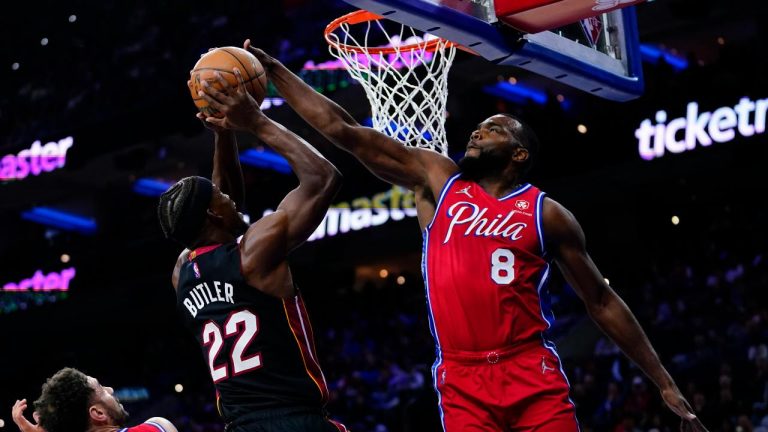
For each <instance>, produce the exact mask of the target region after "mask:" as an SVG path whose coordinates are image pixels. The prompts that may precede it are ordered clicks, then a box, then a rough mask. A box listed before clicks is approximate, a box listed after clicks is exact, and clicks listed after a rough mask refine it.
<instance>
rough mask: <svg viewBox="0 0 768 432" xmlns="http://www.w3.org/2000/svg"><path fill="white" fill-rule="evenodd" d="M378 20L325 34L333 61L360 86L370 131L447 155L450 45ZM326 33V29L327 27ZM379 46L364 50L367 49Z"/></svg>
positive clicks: (453, 51) (452, 47)
mask: <svg viewBox="0 0 768 432" xmlns="http://www.w3.org/2000/svg"><path fill="white" fill-rule="evenodd" d="M385 21H386V20H384V19H376V18H375V16H374V18H373V19H370V20H365V21H363V22H360V23H354V22H347V21H342V22H341V23H340V24H339V25H338V27H337V28H335V29H334V30H333V31H329V32H327V33H326V39H327V40H328V42H329V44H330V51H331V54H332V55H333V56H335V57H336V58H338V59H339V60H341V61H342V63H343V64H344V65H345V67H346V68H347V71H349V73H350V75H352V77H353V78H354V79H355V80H356V81H358V82H359V83H361V84H362V86H363V88H364V89H365V94H366V95H367V97H368V101H369V102H370V104H371V116H372V120H373V127H374V128H375V129H377V130H379V131H381V132H383V133H385V134H387V135H389V136H391V137H393V138H395V139H397V140H399V141H401V142H402V143H404V144H406V145H409V146H414V147H423V148H429V149H432V150H435V151H438V152H440V153H442V154H447V151H448V146H447V140H446V136H445V117H446V101H447V99H448V70H449V69H450V67H451V63H452V62H453V59H454V57H455V55H456V47H455V45H453V44H452V43H450V42H448V41H446V40H443V39H439V38H437V37H436V36H433V35H430V34H426V33H424V32H420V31H418V30H416V29H413V28H411V27H409V26H406V25H403V24H399V23H393V22H391V21H387V22H386V25H385ZM329 28H330V26H329ZM376 43H378V44H383V45H384V46H370V45H369V44H372V45H373V44H376Z"/></svg>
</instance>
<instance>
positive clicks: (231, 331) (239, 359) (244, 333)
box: [203, 310, 261, 383]
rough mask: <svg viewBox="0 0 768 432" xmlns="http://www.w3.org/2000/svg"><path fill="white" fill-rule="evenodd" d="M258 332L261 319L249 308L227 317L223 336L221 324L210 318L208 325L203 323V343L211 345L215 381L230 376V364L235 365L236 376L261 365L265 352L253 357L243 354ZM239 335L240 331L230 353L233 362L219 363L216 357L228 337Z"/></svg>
mask: <svg viewBox="0 0 768 432" xmlns="http://www.w3.org/2000/svg"><path fill="white" fill-rule="evenodd" d="M258 332H259V319H258V317H256V315H254V314H253V313H252V312H250V311H248V310H241V311H239V312H235V313H233V314H232V315H230V316H229V318H227V321H226V322H225V323H224V335H223V336H222V333H221V327H219V326H218V325H217V324H216V323H215V322H213V321H208V322H207V323H205V326H203V346H206V347H208V367H210V369H211V377H212V378H213V382H214V383H217V382H219V381H221V380H223V379H226V378H228V377H229V376H230V375H229V367H230V365H231V367H232V376H236V375H240V374H242V373H244V372H248V371H250V370H254V369H258V368H260V367H261V353H256V354H253V355H251V356H249V357H244V356H243V352H244V351H245V350H246V348H248V345H250V344H251V342H252V341H253V338H254V337H256V334H257V333H258ZM235 335H238V337H237V340H236V341H235V345H234V347H232V352H231V353H230V362H229V363H227V364H222V365H218V366H217V365H216V357H217V356H218V355H219V352H220V351H221V348H222V346H223V345H224V338H225V337H226V338H229V337H232V336H235Z"/></svg>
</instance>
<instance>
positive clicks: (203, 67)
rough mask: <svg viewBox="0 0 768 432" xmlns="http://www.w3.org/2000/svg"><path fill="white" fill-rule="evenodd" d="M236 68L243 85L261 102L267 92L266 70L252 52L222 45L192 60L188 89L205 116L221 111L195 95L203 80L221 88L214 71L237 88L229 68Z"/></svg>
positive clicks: (216, 115) (219, 114) (201, 88)
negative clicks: (243, 82)
mask: <svg viewBox="0 0 768 432" xmlns="http://www.w3.org/2000/svg"><path fill="white" fill-rule="evenodd" d="M234 68H238V69H239V70H240V75H242V77H243V81H245V89H246V90H247V91H248V93H250V94H251V96H253V98H254V99H256V102H258V103H259V104H261V102H262V101H264V96H265V95H266V92H267V74H265V73H264V68H263V67H262V66H261V63H259V61H258V60H257V59H256V57H254V56H253V54H251V53H249V52H248V51H246V50H244V49H242V48H235V47H223V48H215V49H213V50H211V51H208V52H207V53H205V54H203V56H202V57H200V60H198V61H197V63H195V67H193V68H192V71H191V72H190V73H189V75H190V81H191V83H190V85H189V91H190V92H191V93H192V100H193V101H194V102H195V106H196V107H197V109H199V110H200V112H201V113H203V114H205V115H206V116H212V117H221V116H222V115H221V113H220V112H218V111H217V110H216V109H214V108H212V107H210V106H208V102H206V100H205V99H203V98H202V97H200V96H198V92H199V91H202V90H203V81H208V83H209V84H211V85H212V86H213V87H214V88H216V89H218V90H221V86H220V85H219V82H218V81H217V80H216V75H214V73H216V72H217V71H218V72H219V73H221V75H222V77H223V78H224V79H225V80H226V81H227V82H228V83H229V84H230V85H231V86H232V87H234V88H237V86H238V82H237V77H236V76H235V73H234V72H233V71H232V69H234Z"/></svg>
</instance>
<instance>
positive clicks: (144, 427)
mask: <svg viewBox="0 0 768 432" xmlns="http://www.w3.org/2000/svg"><path fill="white" fill-rule="evenodd" d="M118 432H177V430H176V427H175V426H174V425H173V423H171V422H170V421H169V420H167V419H165V418H162V417H152V418H150V419H147V421H145V422H144V423H142V424H140V425H136V426H134V427H130V428H125V429H120V430H119V431H118Z"/></svg>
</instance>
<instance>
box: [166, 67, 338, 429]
mask: <svg viewBox="0 0 768 432" xmlns="http://www.w3.org/2000/svg"><path fill="white" fill-rule="evenodd" d="M235 74H236V76H237V78H238V80H239V81H240V85H239V87H238V88H236V89H231V88H230V86H229V85H228V84H227V83H226V82H225V81H224V80H223V79H222V78H221V76H219V77H218V79H219V80H220V83H221V85H222V86H221V88H223V89H226V90H222V91H217V90H216V89H214V88H213V87H212V86H206V87H205V92H201V94H200V96H201V97H203V98H205V99H206V100H207V101H208V103H209V104H210V105H211V106H212V107H213V108H215V109H217V110H218V111H220V112H221V113H223V114H224V117H223V118H220V119H219V118H212V117H211V118H207V119H204V118H203V117H202V116H201V115H198V117H200V118H201V119H203V121H204V122H205V123H206V124H207V126H208V127H209V128H210V129H212V130H213V131H214V134H215V152H214V169H213V182H211V181H209V180H207V179H205V178H202V177H187V178H184V179H182V180H180V181H179V182H178V183H176V184H175V185H174V186H172V187H171V188H170V189H168V191H166V192H165V193H164V194H163V195H162V197H161V198H160V205H159V208H158V216H159V218H160V225H161V227H162V229H163V232H164V233H165V235H166V237H168V238H171V239H173V240H176V241H178V242H179V243H181V244H182V245H183V246H184V247H185V248H186V249H185V250H184V251H183V252H182V253H181V255H180V256H179V259H178V261H177V263H176V267H175V268H174V270H173V277H172V281H173V286H174V288H175V289H176V296H177V304H178V309H179V311H180V313H181V315H182V316H183V320H184V323H185V325H186V326H187V328H189V329H190V330H191V331H192V332H193V334H194V335H195V337H196V338H197V340H198V342H199V343H200V347H201V348H202V350H203V356H204V358H205V361H206V363H207V365H208V368H209V370H210V373H211V376H212V378H213V382H214V385H215V387H216V393H217V399H218V400H217V402H218V404H217V405H218V408H219V412H220V414H221V415H222V417H223V418H224V420H225V422H226V423H227V430H228V431H239V432H240V431H241V432H245V431H286V432H290V431H296V432H299V431H328V432H338V431H345V430H346V429H345V428H344V426H343V425H341V424H338V423H336V422H333V421H331V420H330V419H328V417H327V415H326V413H325V410H324V406H325V404H326V402H327V400H328V389H327V386H326V382H325V378H324V376H323V373H322V371H321V370H320V365H319V364H318V358H317V354H316V351H315V346H314V340H313V335H312V327H311V325H310V323H309V318H308V316H307V312H306V310H305V308H304V303H303V300H302V297H301V294H300V293H299V291H298V289H297V288H296V287H295V286H294V283H293V280H292V277H291V271H290V269H289V267H288V261H287V258H288V254H289V253H290V252H291V251H292V250H293V249H295V248H296V247H298V246H299V245H300V244H302V243H303V242H304V241H306V240H307V238H308V237H309V235H310V234H311V233H312V232H313V231H314V229H315V228H316V227H317V225H318V224H319V223H320V221H321V220H322V219H323V217H324V215H325V213H326V211H327V210H328V206H329V205H330V203H331V200H332V199H333V197H334V195H335V194H336V192H337V190H338V188H339V186H340V183H341V175H340V174H339V172H338V171H337V170H336V168H335V167H334V166H333V165H332V164H331V163H330V162H328V161H327V160H326V159H325V158H323V157H322V156H321V155H320V153H318V152H317V151H316V150H315V149H314V148H312V147H311V146H310V145H309V144H308V143H307V142H305V141H304V140H302V139H301V138H299V137H298V136H296V135H294V134H293V133H291V132H290V131H288V130H287V129H285V128H284V127H283V126H281V125H280V124H278V123H276V122H274V121H272V120H270V119H269V118H267V117H266V116H265V115H264V114H263V113H262V112H261V110H259V106H258V103H257V102H256V101H255V100H254V99H253V98H252V97H251V96H250V95H249V94H248V93H247V92H246V91H245V86H244V84H243V80H242V77H241V75H240V73H239V72H238V71H237V70H235ZM232 130H240V131H247V132H251V133H253V134H254V135H256V136H257V137H258V138H259V139H260V140H261V141H263V142H264V143H266V144H268V145H269V146H270V147H272V148H273V149H274V150H276V151H277V152H278V153H280V154H281V155H282V156H284V157H285V158H286V159H287V160H288V162H289V163H290V165H291V167H292V168H293V171H294V172H295V173H296V175H297V176H298V179H299V186H298V187H297V188H296V189H294V190H292V191H291V192H290V193H288V195H286V197H285V198H284V199H283V201H282V202H281V203H280V205H279V206H278V207H277V210H276V211H275V212H274V213H272V214H270V215H268V216H265V217H263V218H261V219H260V220H258V221H257V222H255V223H254V224H252V225H250V226H248V224H246V223H245V221H244V220H243V217H242V214H240V213H238V211H237V208H238V207H239V206H241V205H242V200H243V186H242V185H243V179H242V171H241V168H240V165H239V161H238V154H237V144H236V142H235V137H234V134H233V132H232Z"/></svg>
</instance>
